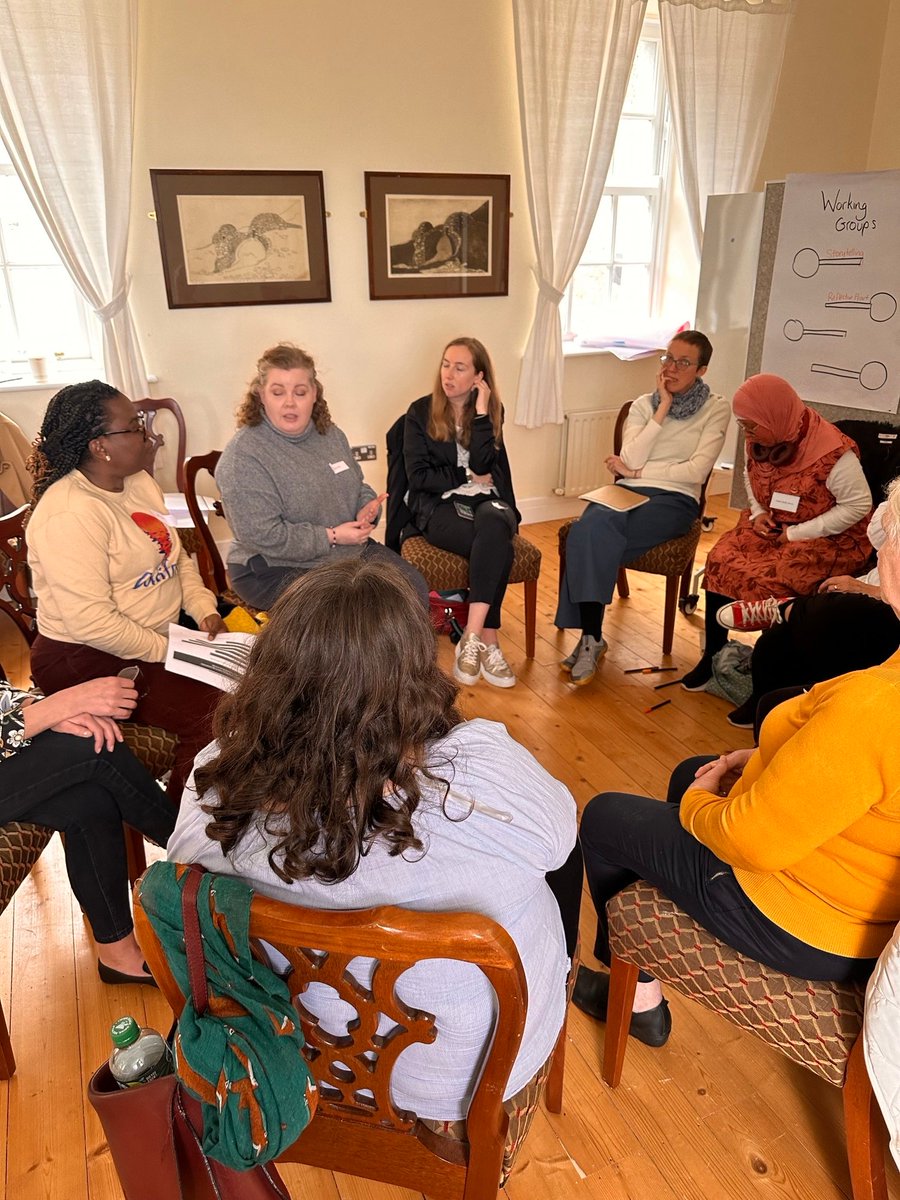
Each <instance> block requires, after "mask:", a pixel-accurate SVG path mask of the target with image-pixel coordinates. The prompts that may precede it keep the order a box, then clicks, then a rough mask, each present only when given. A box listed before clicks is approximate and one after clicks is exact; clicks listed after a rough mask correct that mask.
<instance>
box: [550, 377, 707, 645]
mask: <svg viewBox="0 0 900 1200" xmlns="http://www.w3.org/2000/svg"><path fill="white" fill-rule="evenodd" d="M631 405H632V401H631V400H629V401H628V402H627V403H626V404H623V405H622V407H621V409H620V410H619V415H618V417H617V418H616V427H615V431H614V433H613V452H614V453H615V454H618V453H619V452H620V451H621V449H622V431H623V430H624V428H625V421H626V418H627V417H628V412H629V409H630V408H631ZM711 474H712V471H710V473H709V475H707V477H706V479H705V480H704V481H703V487H702V488H701V489H700V511H699V513H698V514H697V519H696V520H695V521H694V522H693V524H692V525H691V527H690V529H689V530H688V531H687V533H683V534H682V535H681V537H677V538H670V539H669V541H667V542H660V544H659V545H658V546H653V547H652V548H651V549H650V550H647V551H646V552H645V553H644V554H642V555H641V556H640V557H639V558H636V559H634V561H633V562H630V563H629V564H628V570H629V571H643V572H645V573H646V574H648V575H664V576H665V578H666V606H665V612H664V616H663V641H662V648H663V654H671V653H672V641H673V639H674V636H675V611H676V609H677V608H678V607H679V605H680V606H681V607H682V609H686V607H687V604H688V596H689V593H690V590H691V574H692V572H693V570H694V556H695V555H696V553H697V546H698V545H699V544H700V533H701V530H702V524H701V521H702V518H703V513H704V511H705V509H706V488H707V485H708V484H709V478H710V475H711ZM574 523H575V519H573V520H571V521H566V522H565V523H564V524H563V525H561V526H560V527H559V534H558V538H559V586H560V587H562V581H563V577H564V576H565V573H566V544H567V542H568V538H569V530H570V529H571V528H572V526H573V525H574ZM616 591H617V592H618V593H619V596H620V597H621V598H622V599H623V600H627V598H628V595H629V588H628V574H627V572H626V570H625V568H624V567H620V568H619V573H618V576H617V578H616Z"/></svg>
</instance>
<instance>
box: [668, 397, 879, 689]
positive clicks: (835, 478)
mask: <svg viewBox="0 0 900 1200" xmlns="http://www.w3.org/2000/svg"><path fill="white" fill-rule="evenodd" d="M732 409H733V411H734V415H735V417H736V418H737V420H738V424H739V425H740V426H741V429H742V430H743V432H744V435H745V438H746V442H745V452H746V453H745V472H744V480H745V484H746V488H747V496H748V498H749V501H750V507H749V508H746V509H744V511H743V512H742V513H741V516H740V519H739V520H738V523H737V525H736V526H735V528H734V529H732V530H729V532H728V533H726V534H723V536H722V537H721V538H719V540H718V542H716V544H715V546H713V548H712V550H711V551H710V553H709V557H708V558H707V560H706V576H705V578H704V587H705V588H706V646H705V648H704V652H703V657H702V658H701V659H700V662H699V663H698V664H697V665H696V667H694V669H693V670H692V671H689V672H688V674H687V675H685V677H684V680H683V683H684V686H685V687H686V688H687V689H688V691H701V690H702V689H703V688H704V687H705V685H706V684H707V682H708V681H709V679H710V678H711V676H712V657H713V655H714V654H715V653H716V651H717V650H720V649H721V648H722V646H724V645H725V642H726V641H727V639H728V631H727V629H725V628H723V626H721V625H720V624H719V623H718V622H717V621H716V614H717V612H718V611H719V609H720V608H722V607H724V606H725V605H726V604H728V603H729V601H732V600H735V599H740V600H751V601H752V600H760V601H762V600H767V599H769V598H770V597H773V596H775V597H786V596H807V595H810V594H812V593H813V592H815V591H816V589H817V588H818V586H819V584H820V583H821V582H822V581H823V580H824V579H827V578H829V577H830V576H833V575H857V574H859V573H860V571H861V570H862V569H863V567H864V566H865V564H866V561H867V559H868V558H869V556H870V554H871V550H872V548H871V546H870V544H869V542H868V539H867V538H866V526H867V525H868V521H869V515H870V513H871V510H872V495H871V492H870V491H869V485H868V484H867V483H866V478H865V476H864V475H863V471H862V467H861V466H860V462H859V451H858V449H857V447H856V443H855V442H853V441H852V439H850V438H848V437H846V436H845V435H844V434H843V433H841V431H840V430H839V429H837V428H836V427H835V426H834V425H832V424H831V423H830V422H829V421H826V420H825V419H824V418H823V417H820V416H819V414H818V413H817V412H814V411H813V409H811V408H808V407H807V406H806V405H805V404H804V403H803V401H802V400H801V399H800V397H799V396H798V395H797V393H796V392H795V391H794V389H793V388H792V387H791V385H790V384H789V383H788V382H787V380H785V379H781V378H780V377H779V376H777V375H754V376H752V377H751V378H750V379H748V380H747V381H746V383H744V384H742V385H741V387H739V388H738V390H737V392H736V393H735V396H734V400H733V402H732Z"/></svg>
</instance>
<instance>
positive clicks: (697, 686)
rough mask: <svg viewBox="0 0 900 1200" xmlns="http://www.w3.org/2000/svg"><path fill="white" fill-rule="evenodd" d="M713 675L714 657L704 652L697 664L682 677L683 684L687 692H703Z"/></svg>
mask: <svg viewBox="0 0 900 1200" xmlns="http://www.w3.org/2000/svg"><path fill="white" fill-rule="evenodd" d="M712 676H713V667H712V657H711V656H709V655H706V654H704V655H703V657H702V658H701V659H700V661H699V662H698V663H697V665H696V666H695V667H691V669H690V671H688V673H687V675H684V676H683V677H682V680H681V686H682V687H683V688H684V690H685V691H686V692H703V691H705V690H706V685H707V684H708V683H709V681H710V680H711V679H712Z"/></svg>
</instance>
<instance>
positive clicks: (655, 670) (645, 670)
mask: <svg viewBox="0 0 900 1200" xmlns="http://www.w3.org/2000/svg"><path fill="white" fill-rule="evenodd" d="M677 670H678V668H677V667H628V668H627V669H626V670H625V671H623V672H622V674H623V675H658V674H659V673H660V672H661V671H677Z"/></svg>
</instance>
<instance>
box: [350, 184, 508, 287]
mask: <svg viewBox="0 0 900 1200" xmlns="http://www.w3.org/2000/svg"><path fill="white" fill-rule="evenodd" d="M365 178H366V225H367V229H368V241H369V296H370V297H371V299H372V300H427V299H446V298H448V297H454V296H506V295H508V294H509V217H510V212H509V176H508V175H414V174H411V173H408V172H390V171H366V173H365Z"/></svg>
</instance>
